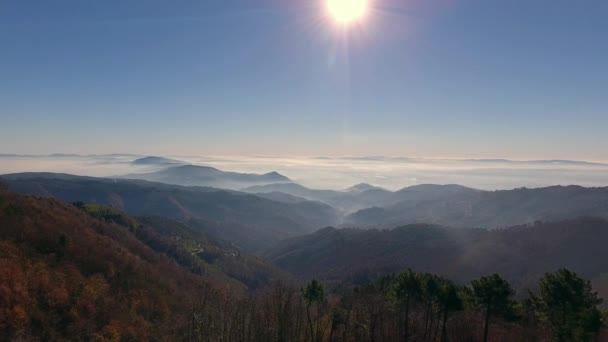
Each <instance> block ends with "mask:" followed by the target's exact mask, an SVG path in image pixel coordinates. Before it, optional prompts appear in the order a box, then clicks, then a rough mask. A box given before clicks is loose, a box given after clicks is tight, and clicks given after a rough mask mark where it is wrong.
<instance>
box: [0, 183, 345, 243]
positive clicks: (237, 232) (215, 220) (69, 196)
mask: <svg viewBox="0 0 608 342" xmlns="http://www.w3.org/2000/svg"><path fill="white" fill-rule="evenodd" d="M2 177H3V178H4V179H5V180H6V182H7V183H8V187H9V188H10V189H11V190H13V191H16V192H19V193H24V194H30V195H36V196H44V197H55V198H58V199H61V200H63V201H66V202H76V201H82V202H84V203H90V204H103V205H111V206H113V207H114V208H117V209H120V210H124V211H125V212H127V213H129V214H131V215H138V216H149V215H154V216H163V217H167V218H172V219H176V220H180V221H182V222H185V223H187V224H188V225H190V226H191V227H192V228H196V229H200V230H202V231H204V232H206V233H208V234H210V235H211V236H213V237H216V238H219V239H224V240H227V241H230V242H233V243H235V244H236V245H237V246H238V247H240V248H243V249H245V250H247V251H256V252H257V251H260V250H262V249H264V248H267V247H269V246H271V245H272V244H273V243H275V242H276V241H278V240H280V239H283V238H288V237H293V236H297V235H303V234H306V233H310V232H313V231H315V230H317V229H319V228H322V227H325V226H328V225H335V224H337V223H339V219H340V216H339V214H338V213H337V212H336V211H335V210H334V209H333V208H332V207H330V206H328V205H326V204H322V203H318V202H311V201H304V202H297V203H284V202H277V201H273V200H269V199H266V198H261V197H257V196H255V195H252V194H246V193H241V192H236V191H226V190H218V189H214V188H203V187H183V186H177V185H168V184H162V183H152V182H147V181H140V180H123V179H105V178H92V177H79V176H72V175H65V174H50V173H46V174H44V173H43V174H40V173H25V174H13V175H5V176H2Z"/></svg>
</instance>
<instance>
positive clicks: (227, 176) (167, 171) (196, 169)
mask: <svg viewBox="0 0 608 342" xmlns="http://www.w3.org/2000/svg"><path fill="white" fill-rule="evenodd" d="M139 160H140V162H144V161H145V162H148V163H149V162H150V159H146V158H144V159H143V160H142V159H139ZM154 161H155V162H156V165H158V160H156V159H154ZM165 165H170V166H169V167H167V168H164V169H162V170H159V171H154V172H149V173H133V174H128V175H124V176H120V177H118V178H124V179H141V180H147V181H151V182H161V183H167V184H175V185H183V186H209V187H214V188H220V189H232V190H239V189H242V188H246V187H250V186H255V185H264V184H271V183H283V182H291V180H290V179H289V178H287V177H285V176H283V175H281V174H279V173H277V172H269V173H266V174H262V175H259V174H253V173H238V172H226V171H221V170H218V169H216V168H213V167H209V166H198V165H177V166H171V165H172V163H165Z"/></svg>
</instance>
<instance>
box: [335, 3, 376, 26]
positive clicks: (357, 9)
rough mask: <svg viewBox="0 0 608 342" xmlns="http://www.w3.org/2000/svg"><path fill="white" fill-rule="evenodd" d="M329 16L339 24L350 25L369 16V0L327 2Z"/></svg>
mask: <svg viewBox="0 0 608 342" xmlns="http://www.w3.org/2000/svg"><path fill="white" fill-rule="evenodd" d="M326 3H327V10H328V12H329V15H330V16H331V17H332V18H333V19H334V20H335V21H337V22H338V23H340V24H342V25H348V24H350V23H353V22H355V21H358V20H361V19H362V18H364V17H365V15H366V14H367V10H368V7H369V0H326Z"/></svg>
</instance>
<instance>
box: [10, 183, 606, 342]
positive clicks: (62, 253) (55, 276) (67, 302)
mask: <svg viewBox="0 0 608 342" xmlns="http://www.w3.org/2000/svg"><path fill="white" fill-rule="evenodd" d="M0 238H1V241H0V244H1V248H0V269H2V272H1V273H0V292H1V294H2V295H1V296H0V339H2V340H26V341H28V340H91V339H94V340H99V341H135V340H138V341H140V340H157V341H166V340H187V341H403V340H409V341H483V340H488V341H525V340H529V341H542V340H556V341H591V340H594V339H596V338H601V337H600V334H601V333H602V324H603V316H604V314H603V312H602V311H601V310H600V308H601V299H600V298H598V296H597V294H596V293H595V292H594V290H593V289H592V287H591V284H590V282H589V281H587V280H583V279H581V278H579V277H578V276H577V275H576V274H575V273H573V272H571V271H568V270H565V269H562V270H559V271H556V272H553V273H548V274H546V275H544V276H543V277H542V278H541V279H539V281H538V286H537V287H536V288H535V290H534V291H531V292H529V293H519V294H518V293H515V291H514V290H513V288H512V286H511V284H509V283H508V282H507V281H505V280H504V279H502V278H501V277H500V276H499V275H489V276H484V277H480V278H479V279H476V280H473V281H472V282H470V283H461V282H460V283H455V282H453V281H451V280H448V279H445V278H442V277H439V276H435V275H431V274H427V273H416V272H414V271H411V270H405V271H403V272H398V273H394V274H392V275H388V276H384V277H381V278H379V279H376V280H373V281H369V282H367V283H366V284H361V285H353V284H351V283H349V282H342V283H339V284H337V283H332V284H325V285H324V284H322V283H321V282H319V281H317V280H311V281H307V282H298V281H296V280H293V279H291V278H290V276H288V275H286V274H284V273H282V272H281V271H279V270H277V269H275V268H274V267H273V266H271V265H268V264H266V263H265V262H264V261H263V260H261V259H258V258H255V257H250V256H246V255H241V253H240V252H239V251H238V250H236V249H233V248H232V247H231V246H230V245H229V244H222V243H221V242H218V241H214V240H213V239H210V238H208V237H206V236H205V235H204V234H201V233H198V232H196V231H192V230H190V229H189V228H188V227H186V226H184V225H181V224H180V223H178V222H175V221H171V220H169V219H162V218H154V217H152V218H150V217H148V218H133V217H130V216H127V215H126V214H124V213H122V212H120V211H117V210H115V209H112V208H110V207H104V206H99V205H87V204H84V203H81V202H76V203H72V204H66V203H63V202H60V201H58V200H55V199H49V198H36V197H31V196H23V195H17V194H14V193H11V192H8V191H6V190H0Z"/></svg>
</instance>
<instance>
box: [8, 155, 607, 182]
mask: <svg viewBox="0 0 608 342" xmlns="http://www.w3.org/2000/svg"><path fill="white" fill-rule="evenodd" d="M140 157H143V156H137V155H124V154H113V155H96V156H77V155H50V156H18V155H2V156H0V174H7V173H17V172H60V173H70V174H76V175H86V176H96V177H112V176H119V175H124V174H130V173H143V172H151V171H156V170H158V169H159V168H161V167H159V166H141V165H134V164H132V163H131V162H132V161H133V160H135V159H137V158H140ZM166 157H168V158H173V159H178V160H181V161H184V162H187V163H191V164H194V165H204V166H212V167H215V168H218V169H221V170H224V171H235V172H245V173H267V172H270V171H277V172H279V173H281V174H283V175H285V176H287V177H289V178H291V179H293V180H295V181H296V182H298V183H300V184H302V185H305V186H307V187H311V188H322V189H337V190H340V189H345V188H347V187H350V186H352V185H354V184H358V183H370V184H373V185H376V186H381V187H384V188H387V189H390V190H397V189H401V188H403V187H406V186H410V185H416V184H427V183H433V184H450V183H455V184H461V185H465V186H469V187H474V188H478V189H484V190H495V189H513V188H518V187H542V186H549V185H570V184H576V185H582V186H606V185H608V164H600V163H585V162H572V161H509V160H449V159H420V158H385V157H365V158H329V157H263V156H247V157H240V156H215V157H196V156H166Z"/></svg>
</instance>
